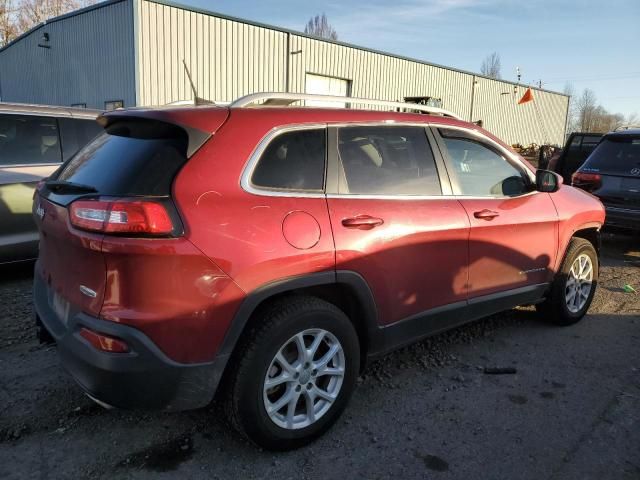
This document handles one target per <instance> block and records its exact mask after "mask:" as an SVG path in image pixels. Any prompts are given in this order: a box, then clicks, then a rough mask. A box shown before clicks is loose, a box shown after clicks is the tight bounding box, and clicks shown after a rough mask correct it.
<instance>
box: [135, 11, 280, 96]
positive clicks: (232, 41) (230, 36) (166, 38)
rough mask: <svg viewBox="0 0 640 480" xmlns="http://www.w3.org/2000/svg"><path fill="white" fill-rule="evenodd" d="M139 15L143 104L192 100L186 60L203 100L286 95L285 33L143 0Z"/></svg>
mask: <svg viewBox="0 0 640 480" xmlns="http://www.w3.org/2000/svg"><path fill="white" fill-rule="evenodd" d="M136 11H137V18H138V19H139V27H138V32H139V33H138V36H137V48H138V61H139V64H138V103H139V104H141V105H162V104H166V103H169V102H172V101H176V100H189V99H191V98H193V94H192V92H191V87H190V85H189V80H188V77H187V74H186V71H185V69H184V66H183V63H182V61H183V60H184V62H185V63H186V65H187V67H188V68H189V71H190V72H191V77H192V80H193V83H194V84H195V86H196V89H197V92H198V96H200V97H202V98H207V99H212V100H218V101H231V100H234V99H235V98H238V97H240V96H242V95H246V94H247V93H252V92H261V91H262V92H265V91H284V90H285V68H284V62H285V48H286V44H285V40H286V35H285V34H284V33H282V32H278V31H275V30H271V29H267V28H261V27H256V26H253V25H248V24H245V23H241V22H234V21H230V20H226V19H221V18H217V17H214V16H210V15H204V14H202V13H196V12H191V11H188V10H184V9H181V8H176V7H172V6H168V5H161V4H157V3H152V2H148V1H144V0H143V1H139V2H136Z"/></svg>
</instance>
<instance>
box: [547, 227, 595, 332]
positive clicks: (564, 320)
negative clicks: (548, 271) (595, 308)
mask: <svg viewBox="0 0 640 480" xmlns="http://www.w3.org/2000/svg"><path fill="white" fill-rule="evenodd" d="M597 283H598V254H597V252H596V250H595V248H594V247H593V245H592V244H591V242H589V241H588V240H585V239H583V238H572V239H571V242H570V243H569V247H568V248H567V253H566V254H565V258H564V260H563V262H562V266H561V268H560V271H559V272H558V273H557V274H556V276H555V278H554V280H553V282H552V284H551V289H550V291H549V295H548V296H547V299H546V300H545V301H544V302H543V303H540V304H538V305H536V309H537V310H538V312H539V313H540V314H541V316H542V317H543V319H544V320H546V321H549V322H551V323H554V324H556V325H563V326H565V325H573V324H574V323H577V322H578V321H580V320H581V319H582V317H584V315H585V314H586V313H587V310H589V306H590V305H591V301H592V300H593V295H594V294H595V291H596V286H597Z"/></svg>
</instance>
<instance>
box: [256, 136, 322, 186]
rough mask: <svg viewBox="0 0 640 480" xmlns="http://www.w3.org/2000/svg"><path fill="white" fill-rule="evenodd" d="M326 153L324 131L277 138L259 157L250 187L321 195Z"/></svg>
mask: <svg viewBox="0 0 640 480" xmlns="http://www.w3.org/2000/svg"><path fill="white" fill-rule="evenodd" d="M326 150H327V148H326V131H325V129H314V130H295V131H292V132H286V133H283V134H281V135H278V136H277V137H276V138H275V139H274V140H273V141H272V142H271V143H270V144H269V146H267V148H266V149H265V150H264V152H263V154H262V156H261V157H260V160H259V161H258V164H257V165H256V168H255V170H254V171H253V175H252V176H251V183H252V185H254V186H256V187H260V188H264V189H269V190H292V191H311V192H322V191H323V189H324V173H325V160H326V156H327V155H326Z"/></svg>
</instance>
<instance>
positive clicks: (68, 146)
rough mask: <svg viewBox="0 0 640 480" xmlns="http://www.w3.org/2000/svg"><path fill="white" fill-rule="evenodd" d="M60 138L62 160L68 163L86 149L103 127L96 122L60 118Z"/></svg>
mask: <svg viewBox="0 0 640 480" xmlns="http://www.w3.org/2000/svg"><path fill="white" fill-rule="evenodd" d="M58 124H59V125H60V138H61V139H62V160H63V161H64V162H66V161H67V160H69V159H70V158H71V157H72V156H73V155H75V153H76V152H77V151H78V150H80V149H81V148H82V147H84V146H85V145H86V144H87V143H89V140H91V139H93V138H94V137H95V136H97V135H98V134H99V133H102V131H103V129H102V127H101V126H100V125H99V124H98V122H96V121H95V120H80V119H77V118H60V119H59V120H58Z"/></svg>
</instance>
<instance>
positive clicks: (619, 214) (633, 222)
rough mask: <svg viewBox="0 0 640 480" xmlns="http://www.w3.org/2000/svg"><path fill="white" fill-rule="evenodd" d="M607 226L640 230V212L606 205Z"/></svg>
mask: <svg viewBox="0 0 640 480" xmlns="http://www.w3.org/2000/svg"><path fill="white" fill-rule="evenodd" d="M605 209H606V211H607V216H606V219H605V225H610V226H614V227H620V228H628V229H633V230H640V210H632V209H629V208H621V207H611V206H608V205H605Z"/></svg>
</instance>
